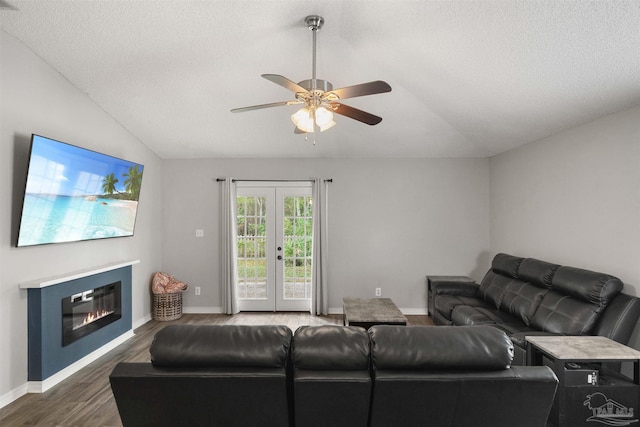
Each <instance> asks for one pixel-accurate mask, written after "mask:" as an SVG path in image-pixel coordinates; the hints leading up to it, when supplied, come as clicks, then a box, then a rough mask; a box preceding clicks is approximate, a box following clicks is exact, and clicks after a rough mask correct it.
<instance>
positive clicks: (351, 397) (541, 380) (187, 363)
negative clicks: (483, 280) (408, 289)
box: [110, 325, 558, 427]
mask: <svg viewBox="0 0 640 427" xmlns="http://www.w3.org/2000/svg"><path fill="white" fill-rule="evenodd" d="M150 352H151V358H152V362H151V363H120V364H118V365H117V366H116V367H115V369H114V370H113V372H112V373H111V376H110V380H111V387H112V390H113V394H114V396H115V399H116V402H117V405H118V410H119V412H120V416H121V419H122V422H123V424H124V426H136V427H137V426H154V427H157V426H176V425H184V426H187V425H188V426H205V425H206V426H224V427H229V426H269V427H271V426H298V427H314V426H333V427H339V426H348V427H356V426H374V427H376V426H394V427H395V426H406V427H410V426H425V425H433V426H438V427H483V426H486V427H489V426H490V427H513V426H520V427H544V426H545V423H546V419H547V415H548V413H549V411H550V408H551V405H552V402H553V397H554V394H555V391H556V387H557V384H558V380H557V378H556V376H555V375H554V374H553V372H552V371H551V369H549V368H548V367H546V366H529V367H526V366H513V367H512V366H511V360H512V357H513V345H512V343H511V341H510V340H509V338H508V337H507V335H506V334H505V333H504V332H503V331H500V330H498V329H496V328H493V327H488V326H473V327H428V326H406V327H405V326H374V327H372V328H370V329H369V331H365V330H364V329H362V328H358V327H349V326H335V325H331V326H329V325H326V326H309V327H301V328H299V329H298V330H297V331H296V333H295V335H293V334H292V333H291V331H290V330H289V329H288V328H287V327H285V326H238V325H226V326H203V325H171V326H168V327H166V328H165V329H163V330H162V331H160V332H159V333H158V334H157V335H156V337H155V339H154V341H153V344H152V346H151V349H150Z"/></svg>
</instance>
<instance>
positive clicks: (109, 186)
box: [102, 172, 120, 194]
mask: <svg viewBox="0 0 640 427" xmlns="http://www.w3.org/2000/svg"><path fill="white" fill-rule="evenodd" d="M117 183H118V178H116V177H115V175H114V174H113V172H111V173H110V174H109V175H107V176H105V177H104V180H103V181H102V191H103V192H104V194H113V193H114V192H116V193H120V192H119V191H118V190H116V184H117Z"/></svg>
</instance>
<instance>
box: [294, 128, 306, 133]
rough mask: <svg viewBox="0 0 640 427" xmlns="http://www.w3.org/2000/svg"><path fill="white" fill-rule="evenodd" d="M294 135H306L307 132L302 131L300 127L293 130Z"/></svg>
mask: <svg viewBox="0 0 640 427" xmlns="http://www.w3.org/2000/svg"><path fill="white" fill-rule="evenodd" d="M293 133H295V134H296V135H300V134H303V133H306V132H305V131H303V130H300V128H299V127H298V126H296V127H294V128H293Z"/></svg>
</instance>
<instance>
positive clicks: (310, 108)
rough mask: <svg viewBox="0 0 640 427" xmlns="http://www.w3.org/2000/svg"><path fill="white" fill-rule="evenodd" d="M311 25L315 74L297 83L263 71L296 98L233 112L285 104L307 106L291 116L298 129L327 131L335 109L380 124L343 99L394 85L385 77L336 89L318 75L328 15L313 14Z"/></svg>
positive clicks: (309, 131)
mask: <svg viewBox="0 0 640 427" xmlns="http://www.w3.org/2000/svg"><path fill="white" fill-rule="evenodd" d="M305 23H306V24H307V27H309V29H310V30H311V32H312V33H313V59H312V74H311V75H312V77H311V79H310V80H303V81H301V82H298V83H295V82H293V81H292V80H289V79H288V78H286V77H283V76H281V75H278V74H262V77H264V78H265V79H267V80H269V81H271V82H273V83H275V84H277V85H280V86H282V87H284V88H285V89H289V90H290V91H291V92H293V93H295V99H294V100H291V101H281V102H273V103H270V104H261V105H253V106H250V107H242V108H234V109H233V110H231V112H232V113H241V112H244V111H251V110H259V109H262V108H270V107H280V106H284V105H299V104H304V106H303V107H302V108H301V109H300V110H298V111H297V112H296V113H294V114H293V115H291V120H292V121H293V123H294V124H295V125H296V127H295V129H294V132H295V133H315V132H316V131H317V130H319V131H320V132H324V131H325V130H327V129H330V128H332V127H333V126H334V125H335V124H336V123H335V122H334V121H333V113H336V114H340V115H342V116H346V117H349V118H351V119H354V120H357V121H359V122H362V123H366V124H368V125H371V126H373V125H377V124H378V123H380V122H381V121H382V117H378V116H376V115H373V114H371V113H367V112H366V111H362V110H359V109H357V108H354V107H350V106H348V105H346V104H343V103H342V100H343V99H347V98H355V97H357V96H365V95H373V94H377V93H384V92H390V91H391V86H389V85H388V84H387V83H386V82H383V81H381V80H376V81H373V82H368V83H362V84H358V85H354V86H347V87H343V88H339V89H333V85H332V84H331V83H329V82H328V81H326V80H320V79H317V78H316V37H317V35H316V33H317V31H318V30H319V29H320V28H322V25H323V24H324V18H322V16H318V15H310V16H307V17H306V18H305Z"/></svg>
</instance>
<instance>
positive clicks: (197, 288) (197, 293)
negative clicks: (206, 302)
mask: <svg viewBox="0 0 640 427" xmlns="http://www.w3.org/2000/svg"><path fill="white" fill-rule="evenodd" d="M196 295H200V286H196Z"/></svg>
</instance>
